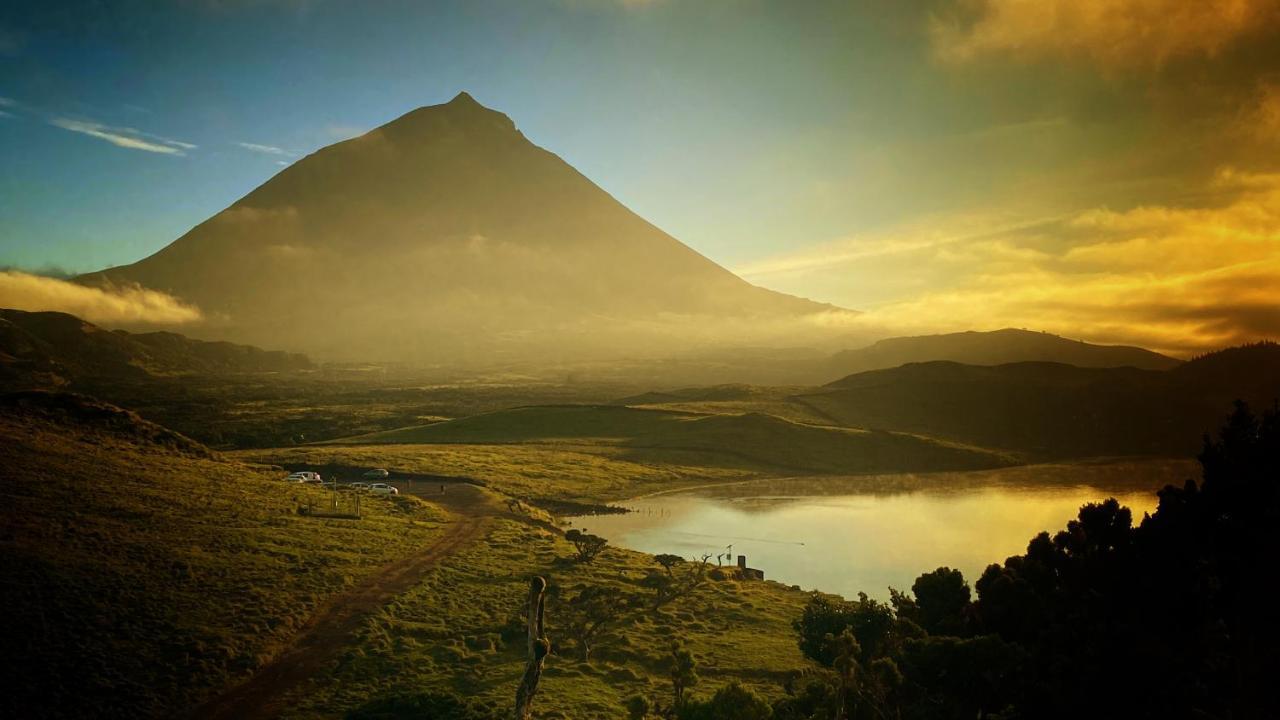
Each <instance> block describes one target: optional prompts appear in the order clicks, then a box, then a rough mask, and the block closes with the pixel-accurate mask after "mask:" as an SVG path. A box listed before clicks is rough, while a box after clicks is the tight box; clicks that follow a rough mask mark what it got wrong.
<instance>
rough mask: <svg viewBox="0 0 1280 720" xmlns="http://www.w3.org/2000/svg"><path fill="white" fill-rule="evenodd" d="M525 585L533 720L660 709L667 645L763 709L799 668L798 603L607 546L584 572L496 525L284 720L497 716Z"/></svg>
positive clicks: (519, 643) (381, 621)
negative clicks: (542, 586) (537, 600)
mask: <svg viewBox="0 0 1280 720" xmlns="http://www.w3.org/2000/svg"><path fill="white" fill-rule="evenodd" d="M659 557H660V558H661V556H659ZM700 573H705V576H703V577H699V576H698V575H699V574H700ZM531 575H541V576H543V577H545V578H547V580H548V581H549V583H550V587H549V590H548V599H547V602H546V625H547V635H548V636H549V638H550V639H551V642H552V645H553V647H554V651H553V653H554V654H553V655H552V656H551V658H549V660H548V662H547V664H546V670H545V674H544V675H543V678H542V681H541V685H540V688H539V690H538V694H537V697H536V700H535V702H534V708H535V714H534V716H535V717H538V718H619V719H620V718H624V717H626V711H625V710H624V708H623V703H624V702H625V700H626V699H627V698H628V697H630V696H632V695H636V694H644V695H652V696H654V697H655V698H656V697H663V698H665V697H666V696H667V695H668V694H669V689H668V688H667V687H666V686H667V683H668V672H667V670H668V664H669V661H670V655H671V641H672V639H673V638H679V639H680V641H681V643H683V646H684V647H685V648H686V649H687V650H688V651H689V652H690V653H691V654H692V656H693V658H694V660H695V662H696V663H697V666H698V668H699V670H698V672H699V674H700V676H701V677H703V678H704V682H705V683H707V684H710V685H712V686H715V685H719V684H723V683H727V682H730V681H738V682H741V683H744V684H745V685H747V686H749V687H752V688H754V689H755V690H756V691H757V692H758V693H760V694H762V695H763V696H765V697H771V698H777V697H781V696H782V694H783V685H784V684H785V683H786V681H787V679H788V678H790V677H792V676H793V675H794V674H795V673H796V672H797V670H798V669H799V668H802V667H804V666H805V665H806V661H805V660H804V658H803V656H802V655H801V653H800V650H799V648H798V647H797V645H796V643H795V640H794V635H793V633H792V631H791V623H792V621H793V620H794V619H795V618H796V617H797V616H798V615H799V613H800V611H801V609H802V607H803V606H804V603H805V601H806V599H807V598H808V594H806V593H804V592H801V591H799V590H797V589H792V588H789V587H787V586H785V585H781V584H778V583H773V582H753V581H740V580H737V579H734V577H735V575H734V574H733V571H732V570H731V569H729V568H725V569H723V570H720V569H718V568H717V567H716V565H715V563H714V562H712V563H710V564H709V566H708V567H706V568H702V567H700V563H699V562H698V561H696V560H694V561H681V562H679V563H678V564H675V565H673V566H672V567H671V568H670V570H669V571H668V569H666V568H664V566H663V565H661V564H659V563H658V562H657V561H656V559H655V558H654V557H652V556H649V555H644V554H642V553H636V552H631V551H628V550H624V549H620V548H613V547H609V548H606V549H605V550H604V551H603V552H601V553H600V554H599V555H597V556H595V557H594V559H592V560H590V561H583V560H582V559H580V558H579V557H577V551H576V549H575V548H574V547H573V546H572V545H571V544H570V543H569V542H568V541H567V540H565V539H564V538H563V537H561V536H560V535H559V534H558V533H552V532H550V531H547V530H544V529H539V528H536V527H531V526H529V525H526V524H521V523H515V522H509V521H503V522H500V523H498V524H497V525H496V526H495V528H494V529H493V531H492V532H491V533H490V534H489V536H488V537H487V538H486V541H485V542H483V543H477V544H475V545H473V546H471V547H470V548H468V549H467V550H465V551H463V552H460V553H459V554H457V555H456V556H454V557H453V558H450V559H449V560H447V561H446V562H444V563H442V564H441V565H440V566H439V567H437V568H436V569H435V570H433V571H432V572H431V574H430V575H429V576H428V577H427V578H426V579H425V580H424V581H423V583H422V584H421V585H419V586H418V587H416V588H414V589H413V590H412V591H410V592H408V593H405V594H404V595H402V596H401V597H399V598H397V599H396V600H395V601H394V602H392V603H390V604H388V605H387V606H386V607H384V608H383V609H382V610H381V611H380V612H379V613H377V614H376V615H374V616H373V617H371V618H370V619H369V620H368V622H367V623H366V624H365V626H364V629H363V630H362V631H361V634H360V643H359V645H358V646H357V647H353V648H351V650H350V651H349V652H347V653H346V655H345V656H344V657H343V658H342V659H341V660H340V662H339V663H338V664H337V666H336V667H335V668H334V669H333V670H332V671H331V672H330V673H326V674H324V675H321V676H318V677H316V678H315V679H314V681H313V682H312V683H310V684H309V685H308V686H307V687H304V688H300V689H298V691H297V692H295V693H294V695H292V696H291V697H290V698H289V699H288V702H287V703H286V704H287V705H288V706H289V707H290V710H289V711H288V712H286V714H285V717H287V718H324V717H333V716H335V715H340V714H343V713H346V714H347V716H348V717H351V718H401V717H403V718H408V717H422V716H424V715H425V716H426V717H436V715H433V714H431V713H430V712H427V713H422V712H421V711H423V710H431V712H442V708H441V707H440V705H441V703H448V702H451V701H446V700H441V698H467V702H466V703H461V702H459V705H469V706H471V708H472V712H474V713H477V714H479V715H480V716H484V717H489V716H501V717H504V718H505V717H508V716H509V715H510V707H511V702H512V698H513V697H514V693H515V690H516V687H517V685H518V684H519V682H520V677H521V675H522V674H523V672H524V669H525V661H526V655H525V641H526V638H525V620H524V618H523V612H524V610H525V599H526V597H527V596H528V592H529V591H528V584H529V578H530V576H531ZM664 578H665V579H667V580H664ZM717 578H719V579H717ZM415 712H418V713H420V714H417V715H415V714H414V713H415ZM459 712H461V711H459ZM441 716H443V717H451V716H450V715H448V714H443V715H441ZM462 716H464V715H460V716H459V717H462Z"/></svg>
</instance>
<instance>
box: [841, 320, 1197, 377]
mask: <svg viewBox="0 0 1280 720" xmlns="http://www.w3.org/2000/svg"><path fill="white" fill-rule="evenodd" d="M934 360H947V361H951V362H957V363H964V364H966V365H1005V364H1008V363H1015V362H1056V363H1063V364H1065V365H1075V366H1077V367H1086V368H1087V367H1135V368H1144V369H1147V370H1168V369H1169V368H1173V367H1176V366H1177V365H1179V364H1180V363H1181V361H1179V360H1175V359H1174V358H1171V357H1167V356H1165V355H1161V354H1159V353H1156V352H1152V351H1150V350H1144V349H1142V348H1139V347H1130V346H1126V345H1092V344H1090V343H1086V342H1082V341H1080V340H1068V339H1067V338H1063V337H1059V336H1057V335H1052V334H1049V333H1043V332H1032V331H1029V330H1016V329H1013V328H1006V329H1004V330H995V331H992V332H960V333H949V334H946V335H920V336H916V337H895V338H888V339H886V340H881V341H879V342H877V343H875V344H872V345H869V346H867V347H864V348H858V349H856V350H845V351H842V352H839V353H836V354H835V355H834V356H832V358H831V360H830V371H831V373H832V374H833V375H835V376H840V375H848V374H850V373H860V372H867V371H869V370H882V369H885V368H894V367H898V366H899V365H906V364H907V363H917V362H930V361H934Z"/></svg>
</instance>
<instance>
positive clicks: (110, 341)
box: [0, 308, 312, 389]
mask: <svg viewBox="0 0 1280 720" xmlns="http://www.w3.org/2000/svg"><path fill="white" fill-rule="evenodd" d="M311 367H312V365H311V361H310V360H308V359H307V358H306V356H304V355H299V354H295V353H286V352H282V351H278V350H274V351H273V350H262V349H260V348H257V347H253V346H250V345H238V344H235V343H229V342H217V341H207V340H193V339H191V338H187V337H185V336H182V335H179V334H177V333H171V332H149V333H129V332H125V331H123V330H107V329H105V328H101V327H98V326H97V325H94V324H93V323H90V322H87V321H85V320H81V319H80V318H78V317H76V316H74V315H69V314H67V313H60V312H27V311H24V310H11V309H6V308H0V388H10V389H19V388H21V389H32V388H51V387H55V388H56V387H63V386H66V385H68V384H72V383H75V382H77V381H81V380H87V379H104V380H145V379H148V378H152V377H157V376H171V375H222V374H238V373H257V372H280V371H292V370H305V369H310V368H311Z"/></svg>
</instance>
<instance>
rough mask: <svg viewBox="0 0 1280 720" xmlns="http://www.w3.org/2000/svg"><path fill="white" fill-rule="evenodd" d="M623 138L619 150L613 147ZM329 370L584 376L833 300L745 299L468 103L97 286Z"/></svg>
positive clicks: (748, 288)
mask: <svg viewBox="0 0 1280 720" xmlns="http://www.w3.org/2000/svg"><path fill="white" fill-rule="evenodd" d="M619 141H620V142H621V141H623V140H622V139H621V138H620V139H619ZM79 280H80V281H81V282H84V283H89V284H104V283H115V284H127V283H140V284H141V285H143V286H146V287H148V288H153V289H156V290H162V291H166V292H170V293H173V294H174V295H176V296H178V297H179V298H181V299H182V300H184V301H187V302H190V303H193V304H195V305H198V306H199V307H200V308H201V309H202V310H203V311H204V312H205V313H206V315H208V316H211V317H216V318H219V319H218V320H211V321H209V322H208V323H207V324H206V325H205V326H204V327H201V328H198V329H196V330H194V332H199V333H201V334H204V335H208V334H215V335H216V336H218V337H226V338H229V339H233V340H236V341H238V342H249V343H254V344H269V345H271V346H273V347H283V348H286V349H289V350H294V351H305V352H308V353H309V354H311V355H312V356H315V357H323V358H325V359H344V360H345V359H351V360H380V361H381V360H394V361H406V362H412V363H418V364H424V363H459V362H464V361H465V362H470V363H473V364H481V363H512V362H514V361H519V362H522V363H526V364H527V363H529V362H533V361H535V360H537V361H539V362H561V361H572V362H580V361H582V360H583V359H584V358H593V357H602V356H607V357H609V358H628V357H634V356H636V355H637V354H643V355H648V356H667V355H670V354H671V353H672V352H673V351H675V350H678V351H681V352H684V351H688V350H689V349H690V348H699V347H711V346H717V345H720V344H724V343H737V344H744V343H746V342H747V341H748V340H759V339H761V338H766V339H767V338H772V337H775V336H786V337H790V336H794V335H797V334H801V333H808V334H809V336H825V335H829V333H824V332H822V331H821V330H820V329H819V328H818V327H817V326H816V325H813V324H806V323H803V322H800V320H801V319H802V318H804V317H806V316H809V315H813V314H817V313H825V312H831V311H836V310H838V308H834V307H832V306H830V305H825V304H820V303H815V302H811V301H808V300H804V299H800V298H796V297H792V296H789V295H784V294H781V293H777V292H773V291H771V290H766V289H764V288H760V287H756V286H754V285H751V284H750V283H748V282H746V281H745V280H742V279H741V278H739V277H737V276H736V275H734V274H733V273H731V272H729V271H728V270H726V269H724V268H723V267H721V266H719V265H717V264H716V263H714V262H712V261H711V260H709V259H707V258H706V257H703V256H702V255H700V254H698V253H697V252H695V251H694V250H692V249H691V248H689V247H688V246H686V245H684V244H682V243H681V242H680V241H678V240H676V239H675V238H673V237H672V236H670V235H668V234H667V233H665V232H663V231H662V230H660V229H658V228H657V227H654V226H653V225H652V224H650V223H649V222H647V221H645V220H644V219H643V218H641V217H639V216H638V215H636V214H635V213H633V212H632V211H630V210H629V209H627V208H626V207H624V206H623V205H622V204H621V203H620V202H618V201H617V200H616V199H614V198H613V197H611V196H610V195H609V194H608V193H606V192H605V191H604V190H602V189H601V188H600V187H598V186H596V185H595V184H594V183H592V182H591V181H590V180H588V179H587V178H586V177H584V176H583V175H582V174H580V173H579V172H578V171H577V170H575V169H574V168H573V167H571V166H570V165H569V164H568V163H566V162H565V161H564V160H562V159H561V158H559V157H557V156H556V155H554V154H552V153H551V152H548V151H547V150H544V149H542V148H540V147H538V146H537V145H534V144H533V143H532V142H530V141H529V140H528V139H527V138H526V137H525V136H524V135H523V134H522V133H521V132H520V131H519V130H517V129H516V126H515V124H514V123H513V122H512V121H511V119H510V118H508V117H507V116H506V115H503V114H502V113H500V112H496V111H494V110H491V109H489V108H486V107H484V106H482V105H480V103H478V102H476V100H475V99H474V98H472V97H471V96H470V95H468V94H466V93H461V94H459V95H458V96H457V97H455V98H454V99H453V100H451V101H450V102H448V103H445V104H442V105H435V106H431V107H423V108H419V109H417V110H414V111H412V112H410V113H408V114H406V115H404V116H402V117H400V118H398V119H396V120H394V121H392V122H390V123H387V124H386V125H383V126H381V127H379V128H376V129H374V130H372V131H370V132H368V133H366V134H364V135H362V136H360V137H357V138H354V139H351V140H347V141H344V142H340V143H337V144H335V145H331V146H329V147H326V148H323V149H321V150H319V151H317V152H315V153H312V154H311V155H308V156H307V157H305V158H303V159H302V160H299V161H298V162H296V163H294V164H293V165H291V166H290V167H288V168H286V169H284V170H282V171H281V172H280V173H279V174H278V175H276V176H275V177H273V178H271V179H270V180H268V181H267V182H266V183H264V184H263V185H262V186H260V187H258V188H257V189H255V190H253V191H252V192H250V193H249V194H248V195H246V196H244V197H243V198H241V199H240V200H238V201H236V202H235V203H234V204H232V205H231V206H230V207H229V208H227V209H225V210H223V211H222V212H220V213H218V214H216V215H214V216H213V217H211V218H210V219H208V220H206V221H204V222H202V223H200V224H199V225H197V226H196V227H195V228H193V229H192V230H191V231H189V232H188V233H186V234H185V235H183V236H182V237H180V238H178V239H177V240H176V241H174V242H173V243H172V244H170V245H169V246H168V247H165V248H164V249H162V250H160V251H159V252H157V253H156V254H154V255H152V256H150V257H148V258H145V259H143V260H140V261H138V262H136V263H133V264H131V265H126V266H122V267H115V268H110V269H107V270H104V271H102V272H99V273H92V274H90V275H86V276H83V277H81V278H80V279H79Z"/></svg>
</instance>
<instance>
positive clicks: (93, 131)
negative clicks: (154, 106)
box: [49, 117, 196, 155]
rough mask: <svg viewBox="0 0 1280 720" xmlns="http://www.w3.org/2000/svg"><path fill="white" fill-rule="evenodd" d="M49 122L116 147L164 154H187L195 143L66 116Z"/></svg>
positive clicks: (193, 147) (51, 119)
mask: <svg viewBox="0 0 1280 720" xmlns="http://www.w3.org/2000/svg"><path fill="white" fill-rule="evenodd" d="M49 124H50V125H53V126H55V127H60V128H62V129H63V130H70V131H71V132H74V133H80V134H82V135H88V136H89V137H95V138H98V139H99V140H106V141H107V142H109V143H111V144H112V145H115V146H116V147H122V148H128V149H130V150H143V151H146V152H152V153H160V154H163V155H186V153H185V152H183V151H185V150H194V149H195V148H196V146H195V145H193V144H192V143H188V142H183V141H181V140H173V139H170V138H166V137H161V136H159V135H152V134H150V133H144V132H142V131H141V130H137V129H134V128H117V127H111V126H109V125H103V124H102V123H97V122H93V121H88V120H72V119H70V118H64V117H54V118H50V120H49Z"/></svg>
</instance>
